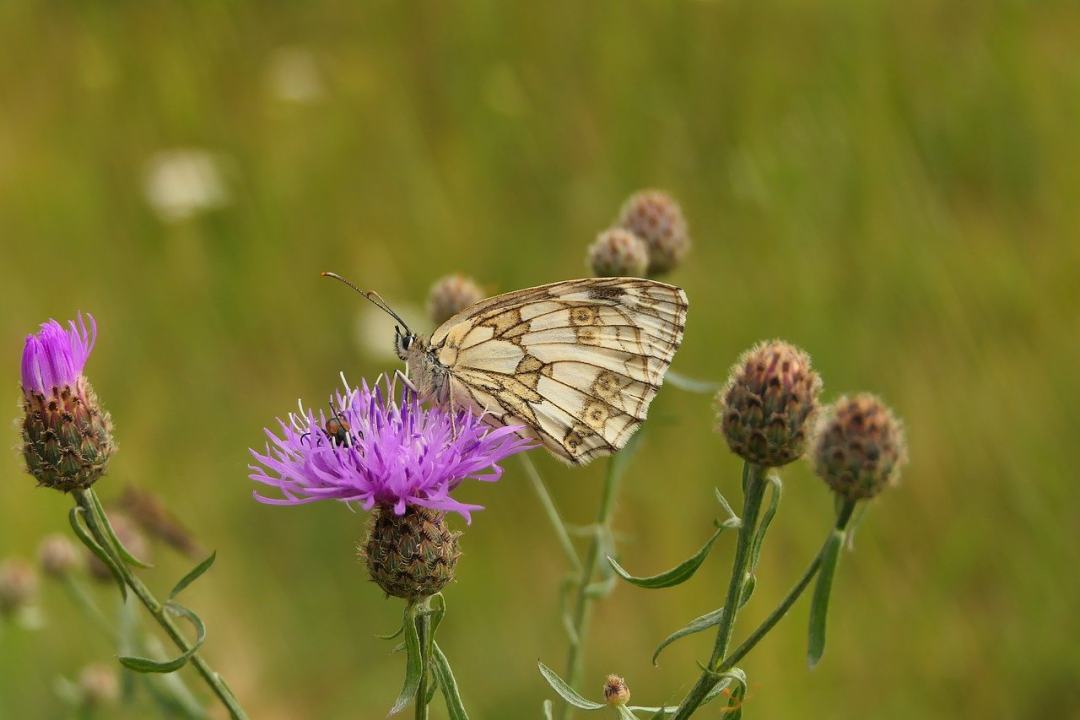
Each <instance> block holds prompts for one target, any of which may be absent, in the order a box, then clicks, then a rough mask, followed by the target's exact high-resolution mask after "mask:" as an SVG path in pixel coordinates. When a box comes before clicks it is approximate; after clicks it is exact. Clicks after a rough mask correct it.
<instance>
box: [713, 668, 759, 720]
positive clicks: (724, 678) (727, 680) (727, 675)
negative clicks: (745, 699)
mask: <svg viewBox="0 0 1080 720" xmlns="http://www.w3.org/2000/svg"><path fill="white" fill-rule="evenodd" d="M714 676H715V677H716V678H717V679H719V680H720V682H718V683H717V684H716V685H714V686H713V689H712V690H710V691H709V694H708V695H706V696H705V699H704V700H702V701H701V704H702V705H704V704H705V703H708V702H712V701H713V700H715V699H716V698H718V697H720V696H721V695H722V694H723V693H724V691H725V690H727V689H728V688H729V687H731V685H732V683H738V684H739V687H741V688H742V689H743V692H745V691H746V690H747V689H749V687H750V684H749V682H748V681H747V679H746V673H745V672H743V671H742V669H741V668H737V667H733V668H731V669H730V670H728V671H727V672H722V673H715V674H714ZM725 717H726V716H725Z"/></svg>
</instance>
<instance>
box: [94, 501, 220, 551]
mask: <svg viewBox="0 0 1080 720" xmlns="http://www.w3.org/2000/svg"><path fill="white" fill-rule="evenodd" d="M116 506H117V507H118V508H119V509H120V510H122V511H123V512H124V513H126V514H127V515H128V516H129V517H130V518H131V519H132V520H134V521H135V522H136V523H137V524H138V526H139V527H140V528H142V531H143V532H145V533H146V534H147V535H149V536H150V537H152V538H154V539H156V540H160V541H161V542H163V543H165V544H166V545H168V546H169V547H171V548H172V549H174V550H176V551H177V552H179V553H183V554H184V555H186V556H188V557H190V558H199V557H202V556H204V555H205V554H206V553H205V552H204V551H203V549H202V548H201V547H200V546H199V543H198V542H197V541H196V540H195V537H194V536H193V535H192V534H191V531H189V530H188V529H187V528H186V527H184V524H183V523H182V522H180V520H179V519H178V518H177V517H176V516H175V515H173V514H172V513H171V512H169V509H168V508H167V507H165V504H164V503H163V502H162V501H161V499H160V498H159V497H157V496H156V495H154V494H153V493H152V492H150V491H148V490H143V489H142V488H138V487H135V486H134V485H127V486H125V487H124V492H123V494H122V495H121V496H120V500H119V501H118V502H117V503H116Z"/></svg>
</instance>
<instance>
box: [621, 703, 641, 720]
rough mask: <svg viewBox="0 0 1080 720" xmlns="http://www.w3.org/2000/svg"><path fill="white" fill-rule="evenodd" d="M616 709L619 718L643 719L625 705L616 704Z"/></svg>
mask: <svg viewBox="0 0 1080 720" xmlns="http://www.w3.org/2000/svg"><path fill="white" fill-rule="evenodd" d="M615 710H616V711H617V712H618V713H619V720H641V718H639V717H638V716H637V715H635V714H634V712H633V710H631V709H630V708H628V707H626V706H625V705H616V706H615Z"/></svg>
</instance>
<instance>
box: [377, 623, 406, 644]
mask: <svg viewBox="0 0 1080 720" xmlns="http://www.w3.org/2000/svg"><path fill="white" fill-rule="evenodd" d="M403 632H405V624H404V623H402V624H401V627H399V628H398V629H397V630H395V631H394V632H392V633H390V634H388V635H376V636H375V637H377V638H378V639H379V640H393V639H394V638H396V637H397V636H398V635H400V634H401V633H403Z"/></svg>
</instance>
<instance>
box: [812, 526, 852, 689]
mask: <svg viewBox="0 0 1080 720" xmlns="http://www.w3.org/2000/svg"><path fill="white" fill-rule="evenodd" d="M843 544H844V533H843V532H842V531H838V530H834V531H833V533H832V535H830V536H829V540H828V542H827V543H825V547H824V548H823V549H822V551H821V569H820V570H819V571H818V578H817V584H816V585H815V586H814V597H813V598H812V599H811V601H810V638H809V647H808V649H807V661H808V662H809V664H810V667H814V666H815V665H817V664H818V661H820V660H821V656H822V654H823V653H824V652H825V620H826V617H827V615H828V613H829V595H830V593H831V592H832V583H833V576H834V575H835V574H836V565H837V563H839V562H840V548H841V547H842V546H843Z"/></svg>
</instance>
